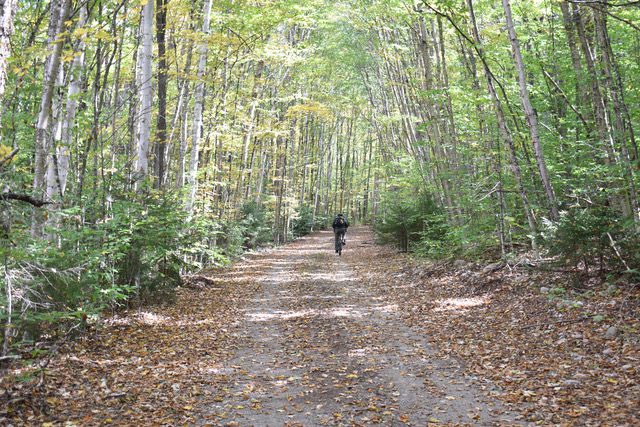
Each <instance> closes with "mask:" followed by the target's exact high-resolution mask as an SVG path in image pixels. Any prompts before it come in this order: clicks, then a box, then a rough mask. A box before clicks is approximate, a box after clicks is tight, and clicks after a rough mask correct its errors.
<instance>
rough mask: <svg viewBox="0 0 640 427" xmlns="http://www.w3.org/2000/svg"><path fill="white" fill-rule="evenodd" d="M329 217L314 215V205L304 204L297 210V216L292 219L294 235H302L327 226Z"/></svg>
mask: <svg viewBox="0 0 640 427" xmlns="http://www.w3.org/2000/svg"><path fill="white" fill-rule="evenodd" d="M326 222H327V219H326V218H325V217H323V216H316V217H315V218H314V216H313V206H311V205H308V204H304V205H302V206H300V208H299V209H298V211H297V212H296V217H295V219H293V221H292V226H291V232H292V234H293V237H294V238H296V237H301V236H304V235H307V234H309V233H311V231H313V230H318V229H321V228H323V227H324V226H325V224H326Z"/></svg>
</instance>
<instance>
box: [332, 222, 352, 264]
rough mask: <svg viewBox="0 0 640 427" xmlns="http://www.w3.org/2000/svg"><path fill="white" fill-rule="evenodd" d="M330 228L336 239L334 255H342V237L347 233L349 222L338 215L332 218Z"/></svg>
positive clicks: (343, 242)
mask: <svg viewBox="0 0 640 427" xmlns="http://www.w3.org/2000/svg"><path fill="white" fill-rule="evenodd" d="M332 227H333V234H334V236H335V239H336V253H337V254H338V255H342V245H344V244H345V241H344V235H345V233H346V232H347V228H349V221H347V218H345V217H344V215H343V214H341V213H339V214H338V215H336V217H335V218H334V220H333V224H332Z"/></svg>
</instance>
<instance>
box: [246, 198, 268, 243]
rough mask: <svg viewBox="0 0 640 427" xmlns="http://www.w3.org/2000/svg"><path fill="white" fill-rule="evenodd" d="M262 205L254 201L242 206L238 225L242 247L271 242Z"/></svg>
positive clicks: (265, 213)
mask: <svg viewBox="0 0 640 427" xmlns="http://www.w3.org/2000/svg"><path fill="white" fill-rule="evenodd" d="M269 222H270V221H269V220H268V218H267V212H266V209H265V207H264V205H262V204H260V203H257V202H255V201H250V202H246V203H245V204H244V205H243V206H242V210H241V219H240V222H239V223H240V227H241V228H242V237H243V241H242V246H241V247H242V249H255V248H257V247H259V246H264V245H265V244H266V243H267V242H271V239H272V237H271V224H270V223H269Z"/></svg>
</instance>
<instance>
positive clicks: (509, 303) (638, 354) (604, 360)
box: [356, 246, 640, 425]
mask: <svg viewBox="0 0 640 427" xmlns="http://www.w3.org/2000/svg"><path fill="white" fill-rule="evenodd" d="M366 250H367V251H373V252H374V253H373V254H370V255H369V256H367V257H366V258H367V259H372V260H375V259H378V260H379V261H380V262H375V261H374V262H373V263H372V264H366V265H359V266H358V267H356V268H358V269H359V270H360V271H359V273H360V274H362V275H363V276H364V277H367V280H369V281H371V282H372V283H375V282H378V283H385V284H384V285H383V286H387V288H388V289H387V294H388V295H389V298H391V299H393V300H395V302H397V303H398V304H399V306H400V311H401V312H403V313H404V316H405V318H406V320H407V321H408V322H409V323H410V324H412V325H416V326H419V327H421V328H422V329H423V330H424V331H425V333H426V334H427V335H428V336H429V337H430V338H431V340H432V342H433V344H434V345H435V346H436V347H437V348H438V349H439V351H440V353H441V354H442V355H443V356H450V357H455V358H459V359H462V360H463V361H464V362H465V364H466V368H467V370H468V371H470V372H472V373H473V374H474V375H475V376H477V377H478V378H479V379H489V380H492V382H493V383H494V384H495V385H496V386H497V387H496V388H495V389H492V390H489V391H490V392H491V394H494V395H496V396H497V397H499V398H500V399H502V400H503V401H505V402H508V403H512V404H514V407H515V409H519V410H520V411H521V412H522V413H523V414H524V415H525V416H526V419H528V420H530V421H535V422H537V423H539V424H545V425H546V424H560V425H635V424H638V423H640V413H639V412H638V407H640V369H639V366H640V363H639V361H640V335H639V331H640V320H639V318H638V313H639V312H640V288H639V287H638V286H637V285H635V286H634V285H632V284H628V283H623V282H620V283H618V284H616V285H609V286H608V285H605V284H599V283H591V282H586V283H580V284H579V288H573V289H571V288H569V286H568V285H567V283H568V282H571V278H568V277H567V276H560V275H554V274H551V273H548V272H546V273H545V272H537V273H532V272H530V271H523V270H521V269H515V270H509V269H502V270H498V271H490V270H491V269H490V268H487V269H483V268H482V267H480V266H476V265H472V264H467V263H464V262H462V261H457V262H455V263H453V264H452V263H428V262H425V261H419V260H414V259H411V258H409V257H407V256H404V255H398V254H394V253H391V252H390V250H389V249H388V248H380V247H374V246H371V247H369V248H368V249H366ZM483 270H484V272H483Z"/></svg>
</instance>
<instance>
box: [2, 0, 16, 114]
mask: <svg viewBox="0 0 640 427" xmlns="http://www.w3.org/2000/svg"><path fill="white" fill-rule="evenodd" d="M17 5H18V0H0V99H2V97H3V96H4V91H5V85H6V81H7V59H9V57H10V56H11V44H10V42H11V36H12V35H13V17H14V16H15V14H16V9H17ZM0 118H1V117H0Z"/></svg>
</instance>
